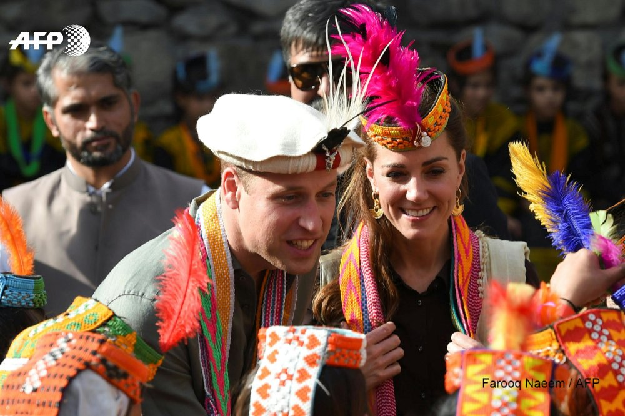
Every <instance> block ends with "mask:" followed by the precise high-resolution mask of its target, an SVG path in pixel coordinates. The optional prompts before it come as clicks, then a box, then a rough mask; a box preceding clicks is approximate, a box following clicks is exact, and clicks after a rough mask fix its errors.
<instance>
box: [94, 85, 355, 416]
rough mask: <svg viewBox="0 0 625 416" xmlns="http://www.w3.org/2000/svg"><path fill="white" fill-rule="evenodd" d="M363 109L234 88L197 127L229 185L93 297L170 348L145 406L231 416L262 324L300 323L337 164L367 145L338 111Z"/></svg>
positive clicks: (132, 257)
mask: <svg viewBox="0 0 625 416" xmlns="http://www.w3.org/2000/svg"><path fill="white" fill-rule="evenodd" d="M338 101H339V100H336V101H335V102H338ZM330 102H332V100H330ZM343 106H344V105H343ZM357 111H358V110H356V114H357ZM353 113H354V111H352V112H351V113H350V112H349V111H347V112H345V113H342V114H337V112H336V111H333V110H332V109H328V110H327V111H326V114H329V115H328V116H325V115H323V114H321V113H320V112H318V111H316V110H314V109H312V108H311V107H309V106H307V105H305V104H302V103H299V102H296V101H294V100H292V99H290V98H287V97H283V96H255V95H237V94H230V95H225V96H222V97H221V98H220V99H219V100H218V101H217V102H216V104H215V107H214V108H213V111H212V112H211V113H210V114H208V115H205V116H203V117H202V118H200V120H199V121H198V124H197V130H198V136H199V138H200V140H202V142H203V143H204V144H205V145H206V146H207V147H208V148H209V149H210V150H211V151H212V152H213V153H214V154H215V155H216V156H217V157H219V158H220V159H221V162H222V174H221V186H220V188H219V189H217V190H216V191H212V192H210V193H208V194H205V195H203V196H202V197H199V198H196V199H195V200H194V201H193V202H192V203H191V206H190V207H189V209H188V210H187V211H185V212H184V213H180V214H179V215H178V216H177V218H176V220H175V224H176V225H175V227H174V229H173V231H171V230H170V231H169V232H166V233H165V234H163V235H161V236H159V237H157V238H155V239H154V240H151V241H149V242H148V243H146V244H145V245H143V246H142V247H140V248H138V249H137V250H135V251H134V252H133V253H131V254H129V255H128V256H127V257H126V258H125V259H124V260H122V261H121V262H120V263H119V264H118V265H117V266H116V267H115V268H114V269H113V270H112V271H111V273H110V274H109V276H108V277H107V278H106V279H105V281H104V282H103V283H102V284H101V285H100V286H99V287H98V289H97V290H96V292H95V294H94V295H93V296H94V298H96V299H97V300H99V301H100V302H102V303H104V304H105V305H107V306H108V307H109V308H111V309H112V310H113V311H114V312H115V313H116V314H117V315H118V316H120V317H122V318H123V319H124V320H125V321H126V322H127V323H128V324H129V325H130V326H132V327H133V328H134V329H135V330H136V331H137V332H138V334H139V335H140V336H141V337H142V338H143V339H144V340H145V341H146V342H147V343H148V344H150V345H151V346H152V347H155V348H160V351H162V352H163V353H166V355H165V359H164V362H163V363H162V366H161V367H160V368H159V370H158V372H157V374H156V377H155V379H154V381H153V383H152V387H151V388H148V389H146V391H145V396H144V398H145V401H144V405H143V412H144V414H149V415H183V414H184V415H205V414H221V415H226V414H229V409H230V404H231V402H232V403H234V401H233V397H231V395H230V389H231V388H233V387H235V386H236V385H237V384H238V382H239V380H240V379H241V377H242V376H243V375H244V374H245V372H246V371H248V370H249V369H251V368H252V366H253V365H254V364H255V352H254V350H255V347H256V344H257V332H258V329H259V328H260V327H266V326H270V325H276V324H282V325H290V324H299V323H300V322H297V320H298V319H297V317H299V316H301V311H302V310H305V309H306V308H307V307H308V302H307V300H308V299H309V297H310V294H308V295H307V296H301V292H300V291H298V290H297V275H300V274H304V273H306V272H308V271H310V270H311V269H313V267H315V265H316V263H317V261H318V259H319V255H320V252H321V245H322V244H323V242H324V241H325V239H326V236H327V234H328V230H329V228H330V222H331V220H332V215H333V213H334V206H335V190H336V182H337V174H338V171H339V170H342V169H344V168H346V167H347V166H348V165H349V164H350V162H351V160H352V154H353V152H354V151H355V149H356V148H357V147H359V146H361V145H362V141H361V140H360V139H359V138H358V137H357V136H356V135H355V134H354V133H353V132H351V131H350V130H348V129H347V128H345V127H340V126H332V125H330V124H331V123H332V122H331V121H330V120H341V119H342V120H343V121H346V120H349V119H350V118H352V117H353V115H355V114H353ZM336 124H340V123H339V122H337V123H336ZM164 251H165V253H164ZM159 276H160V277H159ZM296 294H297V295H296ZM296 298H299V299H296ZM302 298H303V300H304V302H302ZM294 317H296V318H295V319H294ZM181 341H183V342H181Z"/></svg>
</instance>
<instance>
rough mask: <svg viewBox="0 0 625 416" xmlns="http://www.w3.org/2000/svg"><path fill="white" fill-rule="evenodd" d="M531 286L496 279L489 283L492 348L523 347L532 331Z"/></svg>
mask: <svg viewBox="0 0 625 416" xmlns="http://www.w3.org/2000/svg"><path fill="white" fill-rule="evenodd" d="M533 295H534V288H533V287H531V286H529V285H526V284H521V283H509V284H508V285H507V286H506V287H504V286H502V285H501V284H499V283H498V282H497V281H492V283H491V284H490V286H489V292H488V299H489V303H490V308H491V309H490V311H491V314H490V316H491V319H490V329H489V334H490V339H489V348H491V349H493V350H513V351H520V350H522V349H523V343H524V342H525V339H526V338H527V336H528V335H529V334H530V333H531V332H532V331H533V329H534V328H533V324H532V316H533V309H534V306H533Z"/></svg>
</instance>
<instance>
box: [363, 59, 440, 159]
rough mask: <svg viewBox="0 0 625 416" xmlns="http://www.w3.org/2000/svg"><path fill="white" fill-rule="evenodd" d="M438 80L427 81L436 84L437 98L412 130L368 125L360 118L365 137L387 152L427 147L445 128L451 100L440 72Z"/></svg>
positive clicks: (437, 73)
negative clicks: (384, 148) (365, 133)
mask: <svg viewBox="0 0 625 416" xmlns="http://www.w3.org/2000/svg"><path fill="white" fill-rule="evenodd" d="M434 74H435V75H433V76H438V78H436V79H434V80H432V81H429V82H436V83H437V84H438V85H437V96H436V101H435V102H434V105H432V108H431V109H430V110H429V111H428V112H427V113H426V115H425V117H423V119H422V120H421V123H419V124H416V125H415V126H414V127H413V128H405V127H393V126H381V125H379V124H376V123H370V122H369V121H368V120H367V119H366V118H365V117H361V121H362V124H363V125H364V126H366V127H365V130H366V132H367V136H369V138H371V140H373V141H374V142H376V143H377V144H379V145H381V146H384V147H386V148H387V149H389V150H395V151H405V150H413V149H416V148H418V147H428V146H430V144H432V141H433V140H434V139H436V138H437V137H438V136H439V135H440V134H441V133H442V132H443V130H445V127H446V126H447V120H449V113H450V112H451V99H450V95H449V92H448V91H447V77H446V76H445V74H443V73H442V72H438V71H437V72H435V73H434ZM439 85H440V87H439Z"/></svg>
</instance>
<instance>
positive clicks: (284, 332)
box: [250, 326, 366, 416]
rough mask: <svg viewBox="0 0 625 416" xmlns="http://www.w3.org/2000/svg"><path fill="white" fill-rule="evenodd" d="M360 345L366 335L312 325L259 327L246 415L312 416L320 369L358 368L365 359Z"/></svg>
mask: <svg viewBox="0 0 625 416" xmlns="http://www.w3.org/2000/svg"><path fill="white" fill-rule="evenodd" d="M365 347H366V338H365V336H364V335H363V334H358V333H356V332H352V331H348V330H342V329H331V328H319V327H311V326H301V327H287V326H272V327H269V328H263V329H261V330H260V332H259V334H258V356H259V365H258V371H257V373H256V376H255V377H254V381H253V382H252V395H251V400H250V416H261V415H287V414H288V415H302V416H305V415H310V414H312V406H313V403H314V397H315V388H316V384H317V380H318V379H319V374H320V372H321V368H322V367H323V366H324V365H329V366H334V367H344V368H360V367H361V366H362V365H363V364H364V362H365V359H366V352H365Z"/></svg>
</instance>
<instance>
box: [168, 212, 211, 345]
mask: <svg viewBox="0 0 625 416" xmlns="http://www.w3.org/2000/svg"><path fill="white" fill-rule="evenodd" d="M174 224H175V228H174V230H173V231H172V233H171V236H170V237H169V247H168V248H167V250H165V273H164V274H163V275H161V276H159V278H158V280H159V282H160V295H159V296H158V299H157V301H156V314H157V316H158V318H159V322H158V327H159V329H158V333H159V344H160V347H161V350H162V351H163V353H165V352H167V351H168V350H170V349H171V348H173V347H175V346H176V345H178V343H179V342H180V341H185V342H186V340H187V338H190V337H193V336H195V335H197V333H198V331H199V330H200V313H201V310H202V301H201V298H200V290H201V291H203V292H207V291H208V284H209V283H210V279H209V278H208V274H207V272H206V266H205V265H204V264H203V262H202V255H201V251H200V244H201V240H200V234H199V231H198V228H197V226H196V225H195V221H194V220H193V218H192V217H191V215H190V214H189V213H188V211H178V212H177V213H176V218H175V219H174Z"/></svg>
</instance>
